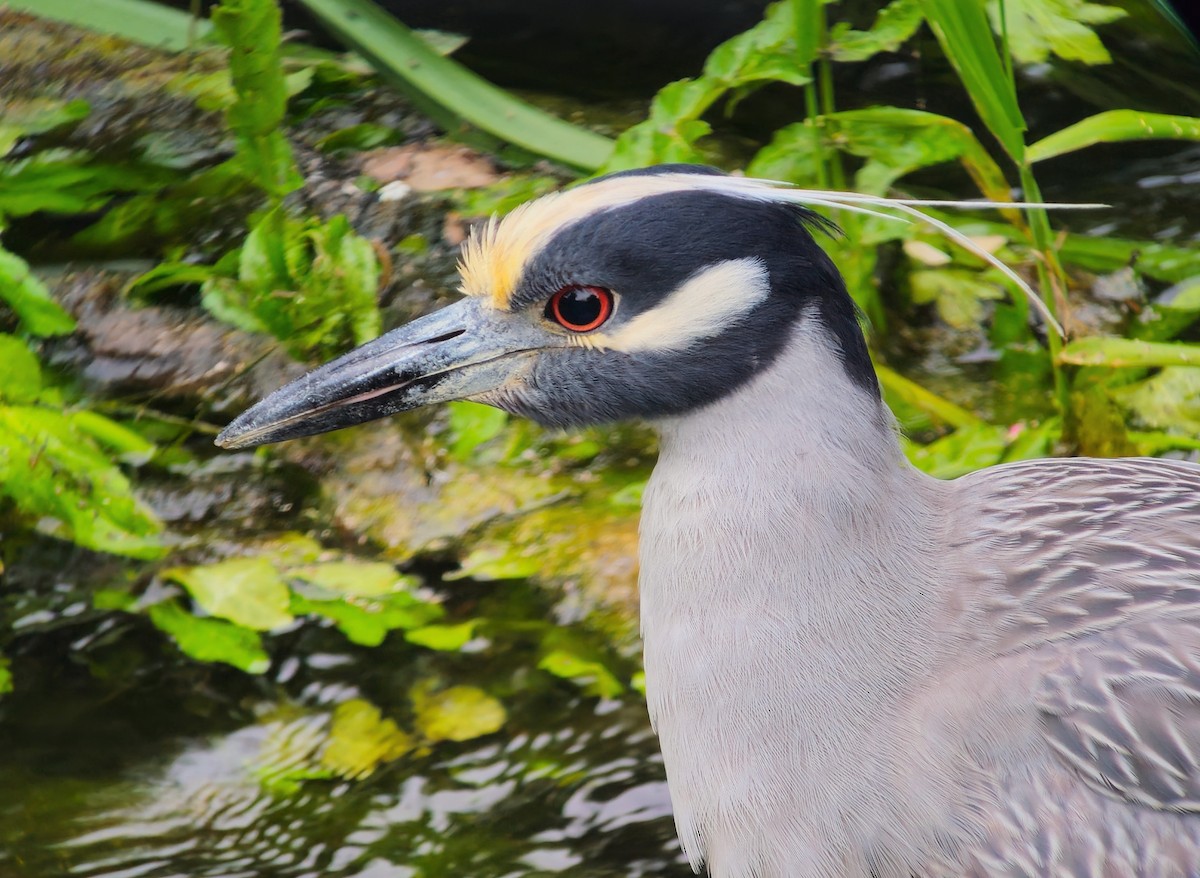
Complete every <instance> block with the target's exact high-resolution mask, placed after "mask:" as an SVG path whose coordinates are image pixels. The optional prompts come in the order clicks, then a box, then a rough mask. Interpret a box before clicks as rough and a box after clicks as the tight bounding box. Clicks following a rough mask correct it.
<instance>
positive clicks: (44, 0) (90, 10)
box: [5, 0, 212, 52]
mask: <svg viewBox="0 0 1200 878" xmlns="http://www.w3.org/2000/svg"><path fill="white" fill-rule="evenodd" d="M5 5H6V6H8V7H9V8H10V9H16V10H19V11H21V12H28V13H30V14H31V15H36V16H38V17H40V18H49V19H52V20H53V21H61V22H64V23H65V24H70V25H74V26H75V27H82V28H87V29H88V30H94V31H98V32H100V33H105V34H113V35H115V36H118V37H121V38H122V39H126V40H129V41H131V42H134V43H141V44H142V45H144V46H152V47H154V48H156V49H164V50H166V51H168V52H183V51H186V50H187V49H189V48H191V46H192V45H193V44H194V43H195V42H196V41H197V40H200V39H202V38H204V37H207V36H208V34H209V32H210V31H211V30H212V25H211V24H209V23H208V22H207V21H205V20H204V19H198V18H193V17H192V16H191V15H189V14H188V13H186V12H181V11H180V10H178V9H172V8H170V7H169V6H163V5H162V4H159V3H151V2H149V0H87V2H80V0H6V2H5Z"/></svg>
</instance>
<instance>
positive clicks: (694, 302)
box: [589, 257, 771, 351]
mask: <svg viewBox="0 0 1200 878" xmlns="http://www.w3.org/2000/svg"><path fill="white" fill-rule="evenodd" d="M770 292H771V286H770V279H769V277H768V275H767V267H766V265H764V264H763V261H762V260H761V259H758V258H757V257H751V258H747V259H730V260H728V261H726V262H719V263H717V264H716V265H713V266H710V267H709V268H706V269H705V270H704V271H702V272H700V273H699V274H697V275H695V276H693V277H692V278H690V279H689V280H688V281H687V282H686V283H684V284H683V286H681V287H679V289H677V290H675V291H674V292H673V293H671V294H670V295H669V296H667V298H666V301H664V302H663V303H662V304H661V305H659V306H658V307H657V308H653V309H651V310H649V311H645V312H643V313H641V314H639V315H638V316H636V317H634V318H633V319H632V320H630V321H629V322H628V323H626V324H625V325H624V326H622V327H621V328H620V329H617V330H615V331H614V332H612V333H605V334H604V335H603V336H601V334H600V333H593V334H592V335H591V336H590V337H589V339H590V341H591V342H592V343H593V344H595V345H596V346H597V347H605V348H613V349H615V350H619V351H650V350H653V351H679V350H684V349H685V348H687V347H689V346H690V345H692V344H693V343H695V342H698V341H701V340H703V339H706V338H712V337H713V336H715V335H719V334H720V333H721V332H722V331H723V330H725V329H726V328H727V327H728V326H729V324H730V323H732V322H733V321H734V320H736V319H737V318H738V317H740V316H741V315H743V314H746V313H748V312H749V311H751V310H752V309H754V308H756V307H758V305H759V304H761V303H762V302H763V301H764V300H765V299H766V298H767V296H768V295H770Z"/></svg>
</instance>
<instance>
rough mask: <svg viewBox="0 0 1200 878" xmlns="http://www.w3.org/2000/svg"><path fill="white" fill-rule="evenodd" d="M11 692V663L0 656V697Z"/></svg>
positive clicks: (6, 658) (5, 657)
mask: <svg viewBox="0 0 1200 878" xmlns="http://www.w3.org/2000/svg"><path fill="white" fill-rule="evenodd" d="M12 691H13V678H12V663H11V662H10V661H9V660H8V657H7V656H4V655H0V695H7V694H8V693H9V692H12Z"/></svg>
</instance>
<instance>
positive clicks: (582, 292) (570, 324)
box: [546, 287, 613, 332]
mask: <svg viewBox="0 0 1200 878" xmlns="http://www.w3.org/2000/svg"><path fill="white" fill-rule="evenodd" d="M612 309H613V294H612V292H610V291H609V290H606V289H604V288H603V287H563V288H562V289H561V290H559V291H558V292H557V293H555V294H554V295H553V296H551V297H550V301H549V302H547V303H546V316H547V317H549V318H550V319H551V320H553V321H554V322H555V323H557V324H558V325H559V326H561V327H563V328H564V329H569V330H571V332H591V331H592V330H593V329H595V328H596V327H598V326H600V325H601V324H602V323H604V321H605V320H607V319H608V318H609V315H611V314H612Z"/></svg>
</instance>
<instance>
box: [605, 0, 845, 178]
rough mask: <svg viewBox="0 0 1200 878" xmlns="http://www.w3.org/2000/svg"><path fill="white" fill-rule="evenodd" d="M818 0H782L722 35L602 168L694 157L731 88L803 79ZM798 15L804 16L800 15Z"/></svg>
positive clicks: (806, 75) (625, 136) (657, 100)
mask: <svg viewBox="0 0 1200 878" xmlns="http://www.w3.org/2000/svg"><path fill="white" fill-rule="evenodd" d="M821 5H822V4H821V3H820V0H797V2H792V0H783V2H779V3H774V4H772V5H771V6H769V7H768V8H767V11H766V14H765V16H764V18H763V20H762V21H761V22H759V23H758V24H757V25H755V26H754V27H752V28H751V29H750V30H748V31H746V32H745V33H741V34H738V35H737V36H735V37H732V38H731V39H729V40H727V41H725V42H724V43H722V44H721V45H720V46H718V47H717V48H716V49H714V50H713V52H712V54H711V55H709V57H708V60H707V61H706V62H705V64H704V75H703V76H701V77H699V78H697V79H682V80H679V81H678V82H672V83H670V84H669V85H667V86H665V87H664V88H663V89H662V90H661V91H660V92H659V93H658V94H657V95H655V97H654V101H653V103H652V104H651V105H650V113H649V118H647V119H646V121H644V122H641V123H639V124H637V125H634V126H633V127H632V128H630V129H629V130H627V131H626V132H624V133H623V134H622V135H621V136H620V138H618V139H617V144H616V148H615V149H614V150H613V153H612V155H611V157H610V158H609V160H608V162H607V163H606V164H605V167H604V170H605V171H618V170H624V169H627V168H635V167H642V166H644V165H649V164H655V163H658V162H696V161H702V160H703V157H702V156H701V155H700V153H699V152H698V151H697V149H696V146H695V144H696V141H698V140H699V139H700V138H702V137H704V136H705V135H707V134H708V133H709V132H711V130H712V128H711V127H710V126H709V125H708V123H707V122H704V121H702V120H701V118H700V117H701V116H702V115H704V114H705V113H706V112H707V111H708V110H709V108H710V107H712V105H713V104H714V103H716V101H718V100H719V99H720V98H721V97H722V96H723V95H725V94H727V93H728V92H730V91H734V90H737V91H740V92H744V91H745V90H747V89H750V88H752V87H754V86H757V85H761V84H763V83H767V82H787V83H790V84H792V85H804V84H805V83H808V82H809V81H811V77H810V75H809V70H808V68H809V65H810V64H811V63H812V61H813V59H814V58H815V54H816V51H817V46H816V36H817V33H818V30H819V26H818V24H814V20H816V21H817V22H818V23H819V19H817V18H816V16H817V15H818V14H820V15H823V12H822V11H821V9H820V7H821ZM798 16H799V17H800V18H803V19H804V21H800V20H798Z"/></svg>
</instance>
